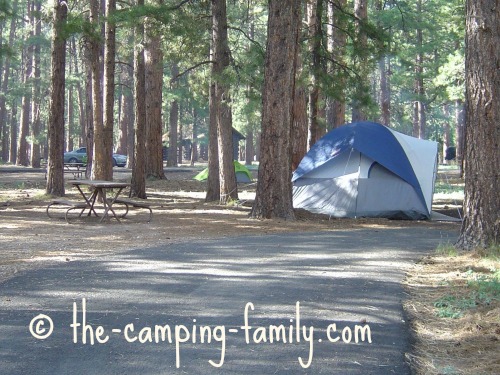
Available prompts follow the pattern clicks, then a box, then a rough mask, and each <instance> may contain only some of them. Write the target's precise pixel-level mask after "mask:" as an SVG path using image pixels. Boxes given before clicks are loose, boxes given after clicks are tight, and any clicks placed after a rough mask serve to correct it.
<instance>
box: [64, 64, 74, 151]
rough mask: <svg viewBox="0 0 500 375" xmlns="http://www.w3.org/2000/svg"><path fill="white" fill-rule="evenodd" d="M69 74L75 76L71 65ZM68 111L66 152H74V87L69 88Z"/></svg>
mask: <svg viewBox="0 0 500 375" xmlns="http://www.w3.org/2000/svg"><path fill="white" fill-rule="evenodd" d="M68 73H69V75H70V76H71V75H72V74H73V67H72V66H71V64H69V69H68ZM67 110H68V116H67V117H68V126H67V132H66V151H71V150H74V146H75V145H74V137H75V134H74V133H75V107H74V95H73V87H72V86H70V87H68V100H67Z"/></svg>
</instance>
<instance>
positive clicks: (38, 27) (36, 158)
mask: <svg viewBox="0 0 500 375" xmlns="http://www.w3.org/2000/svg"><path fill="white" fill-rule="evenodd" d="M41 9H42V2H41V1H40V0H36V1H35V8H34V10H35V15H34V21H35V25H34V26H35V30H34V33H35V40H37V39H38V38H39V37H40V35H41V34H42V20H41ZM40 49H41V47H40V43H38V42H36V44H35V48H34V50H33V74H34V76H33V107H32V110H31V112H32V114H31V118H32V121H33V126H32V128H31V130H32V131H31V166H32V167H33V168H40V156H41V154H40V139H39V137H40V128H41V121H40V101H41V98H40V77H41V67H40V62H41V61H40Z"/></svg>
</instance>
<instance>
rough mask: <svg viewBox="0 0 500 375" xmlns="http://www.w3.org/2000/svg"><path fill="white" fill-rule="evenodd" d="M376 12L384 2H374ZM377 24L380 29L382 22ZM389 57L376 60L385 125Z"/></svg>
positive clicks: (387, 120) (388, 109)
mask: <svg viewBox="0 0 500 375" xmlns="http://www.w3.org/2000/svg"><path fill="white" fill-rule="evenodd" d="M375 8H376V10H377V12H382V11H383V10H384V2H383V1H382V0H377V2H376V4H375ZM377 26H378V27H379V28H380V29H382V24H381V22H379V23H378V24H377ZM383 47H384V45H383V42H380V43H379V48H383ZM388 61H389V57H388V56H386V55H385V54H384V55H383V56H381V57H380V59H379V61H378V70H379V73H380V114H381V116H380V122H381V123H382V124H383V125H385V126H391V97H390V89H389V87H390V86H389V74H387V73H388V65H389V63H388Z"/></svg>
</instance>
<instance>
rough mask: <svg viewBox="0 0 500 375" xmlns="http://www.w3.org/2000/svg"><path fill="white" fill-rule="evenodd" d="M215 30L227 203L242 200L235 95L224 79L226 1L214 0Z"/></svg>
mask: <svg viewBox="0 0 500 375" xmlns="http://www.w3.org/2000/svg"><path fill="white" fill-rule="evenodd" d="M212 17H213V22H212V31H213V36H212V37H213V42H214V64H213V70H212V77H214V78H215V101H216V103H217V106H216V109H217V112H216V114H217V117H216V118H217V137H218V144H219V184H220V185H219V186H220V203H221V204H226V203H228V202H230V201H232V200H237V199H238V186H237V184H236V174H235V171H234V162H233V161H234V156H233V151H234V149H233V126H232V112H231V94H230V91H229V85H228V83H227V81H226V79H224V77H223V74H224V71H225V70H226V69H227V68H228V67H229V54H230V51H229V45H228V36H227V12H226V0H212Z"/></svg>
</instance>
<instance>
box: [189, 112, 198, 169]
mask: <svg viewBox="0 0 500 375" xmlns="http://www.w3.org/2000/svg"><path fill="white" fill-rule="evenodd" d="M198 121H199V118H198V111H197V110H196V108H193V137H192V138H191V166H194V163H196V162H197V161H198V128H199V124H198Z"/></svg>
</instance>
